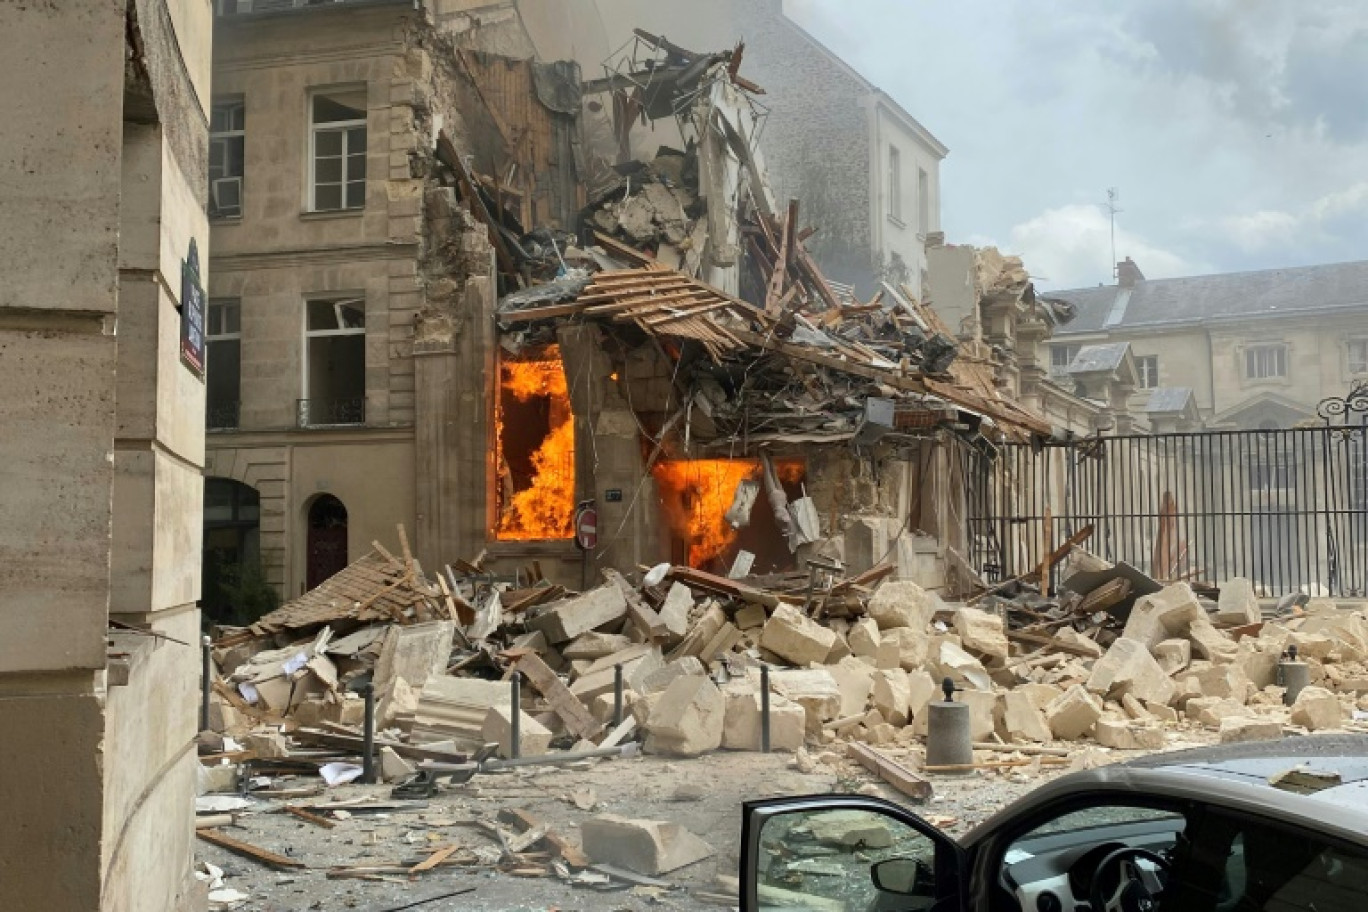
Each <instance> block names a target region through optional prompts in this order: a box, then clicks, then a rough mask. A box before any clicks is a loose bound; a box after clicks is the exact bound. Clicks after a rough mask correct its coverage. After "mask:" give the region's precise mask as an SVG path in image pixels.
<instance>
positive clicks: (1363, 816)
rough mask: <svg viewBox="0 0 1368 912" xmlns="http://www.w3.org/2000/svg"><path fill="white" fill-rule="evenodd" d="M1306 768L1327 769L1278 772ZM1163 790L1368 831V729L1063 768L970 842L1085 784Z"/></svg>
mask: <svg viewBox="0 0 1368 912" xmlns="http://www.w3.org/2000/svg"><path fill="white" fill-rule="evenodd" d="M1295 769H1301V770H1304V771H1306V772H1308V773H1315V774H1321V776H1319V777H1318V778H1319V781H1318V782H1317V783H1315V784H1314V785H1313V786H1311V788H1312V790H1311V791H1309V792H1302V791H1297V790H1291V789H1289V788H1288V787H1285V786H1284V787H1279V786H1278V785H1275V784H1274V783H1273V781H1272V780H1273V778H1274V777H1276V776H1278V775H1279V774H1280V773H1285V772H1288V771H1290V770H1295ZM1089 791H1094V792H1120V793H1124V794H1127V795H1129V796H1138V795H1157V796H1163V797H1167V798H1177V799H1185V800H1192V801H1198V802H1202V803H1205V804H1211V805H1217V806H1220V807H1226V808H1231V809H1234V810H1242V811H1248V812H1252V813H1256V814H1259V815H1261V816H1265V817H1276V818H1278V819H1281V820H1284V821H1286V822H1288V823H1292V824H1295V825H1297V826H1301V827H1307V828H1310V829H1314V830H1318V831H1321V832H1324V833H1327V834H1331V835H1338V836H1340V837H1342V838H1346V839H1350V840H1352V841H1354V842H1357V843H1359V844H1364V842H1365V839H1368V735H1351V734H1333V735H1307V736H1292V737H1287V738H1283V739H1281V740H1278V741H1255V742H1249V743H1245V744H1226V745H1221V746H1219V747H1204V748H1193V749H1190V750H1182V751H1172V752H1169V753H1160V754H1151V755H1148V756H1145V757H1139V758H1136V759H1133V760H1129V761H1125V762H1122V763H1115V764H1111V765H1108V766H1102V767H1098V768H1097V769H1092V770H1086V771H1083V772H1078V773H1071V774H1069V775H1067V776H1061V777H1060V778H1059V779H1056V780H1054V781H1053V782H1050V783H1048V784H1046V785H1043V786H1041V787H1040V788H1038V789H1036V790H1035V791H1033V792H1031V793H1029V794H1028V795H1027V796H1026V797H1025V798H1023V799H1022V800H1021V801H1019V802H1017V803H1016V804H1014V805H1011V806H1009V807H1008V808H1005V809H1004V810H1003V811H1000V812H999V813H998V814H996V815H994V816H993V817H992V818H990V819H989V820H987V821H985V822H984V823H982V824H980V825H979V826H978V827H976V828H975V829H974V830H973V831H971V832H970V833H968V834H967V835H966V836H965V838H964V842H965V844H972V843H975V842H978V841H980V840H981V839H984V838H986V837H988V836H989V835H991V834H992V832H993V831H995V830H997V829H998V828H999V827H1000V826H1002V825H1003V824H1004V823H1006V822H1007V821H1008V820H1010V819H1012V818H1015V817H1017V816H1018V815H1020V814H1022V813H1025V812H1028V811H1029V809H1030V808H1031V807H1040V806H1043V805H1045V804H1049V803H1052V802H1055V801H1057V800H1060V799H1062V798H1065V797H1067V796H1068V795H1070V794H1074V793H1078V792H1089Z"/></svg>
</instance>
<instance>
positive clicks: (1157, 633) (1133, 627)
mask: <svg viewBox="0 0 1368 912" xmlns="http://www.w3.org/2000/svg"><path fill="white" fill-rule="evenodd" d="M1205 619H1206V611H1205V610H1203V608H1202V604H1201V602H1199V601H1197V596H1196V595H1195V594H1194V593H1193V591H1192V587H1191V586H1189V585H1188V584H1187V583H1174V584H1173V585H1171V586H1166V587H1164V588H1163V589H1161V590H1160V591H1158V592H1155V593H1153V594H1152V595H1146V596H1144V597H1143V598H1140V599H1138V600H1137V601H1136V603H1135V607H1134V608H1132V609H1131V613H1130V617H1129V618H1128V619H1127V620H1126V629H1125V630H1124V631H1123V632H1122V634H1121V635H1122V636H1123V637H1126V638H1128V639H1132V640H1139V641H1140V642H1142V643H1144V644H1145V646H1146V647H1154V646H1158V645H1159V644H1160V643H1161V642H1163V641H1164V640H1167V639H1171V638H1173V637H1185V636H1187V633H1188V628H1189V627H1190V626H1191V625H1192V622H1193V621H1198V620H1205Z"/></svg>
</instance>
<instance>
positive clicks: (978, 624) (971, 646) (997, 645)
mask: <svg viewBox="0 0 1368 912" xmlns="http://www.w3.org/2000/svg"><path fill="white" fill-rule="evenodd" d="M954 621H955V632H956V633H958V634H959V636H960V642H961V643H962V644H963V645H964V648H965V649H967V650H969V651H971V652H976V653H978V654H979V655H982V656H986V657H988V658H990V659H1005V658H1007V653H1008V647H1007V635H1006V634H1005V633H1003V629H1002V618H1000V617H998V616H997V615H996V614H989V613H988V612H987V611H980V610H978V609H977V608H957V609H955V619H954Z"/></svg>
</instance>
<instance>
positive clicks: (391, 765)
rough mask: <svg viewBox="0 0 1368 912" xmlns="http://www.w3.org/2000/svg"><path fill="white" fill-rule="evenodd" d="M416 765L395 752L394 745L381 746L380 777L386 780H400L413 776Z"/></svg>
mask: <svg viewBox="0 0 1368 912" xmlns="http://www.w3.org/2000/svg"><path fill="white" fill-rule="evenodd" d="M414 771H415V767H414V765H413V764H412V763H409V762H408V761H407V760H405V759H404V758H403V757H401V756H399V755H398V754H396V753H395V752H394V748H392V747H382V748H380V777H381V778H382V779H383V780H384V781H386V782H398V781H399V780H400V779H405V778H407V777H409V776H412V775H413V773H414Z"/></svg>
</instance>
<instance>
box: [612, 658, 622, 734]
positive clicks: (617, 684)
mask: <svg viewBox="0 0 1368 912" xmlns="http://www.w3.org/2000/svg"><path fill="white" fill-rule="evenodd" d="M621 724H622V666H621V665H620V664H619V665H614V666H613V727H614V728H616V727H617V726H619V725H621Z"/></svg>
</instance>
